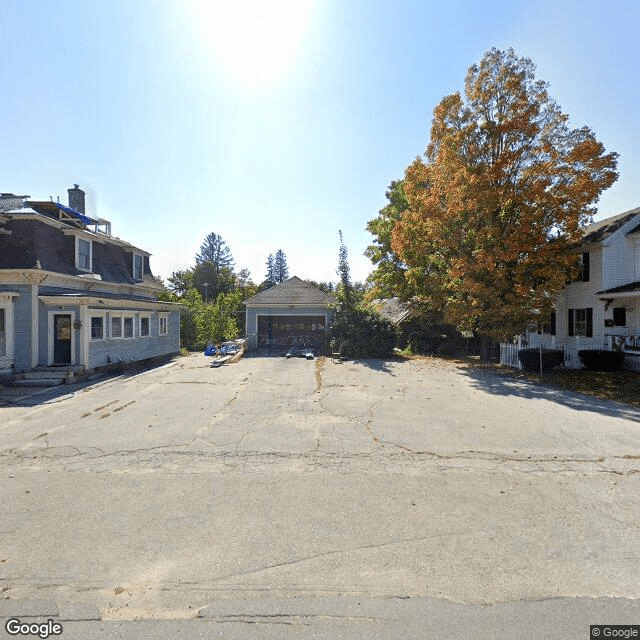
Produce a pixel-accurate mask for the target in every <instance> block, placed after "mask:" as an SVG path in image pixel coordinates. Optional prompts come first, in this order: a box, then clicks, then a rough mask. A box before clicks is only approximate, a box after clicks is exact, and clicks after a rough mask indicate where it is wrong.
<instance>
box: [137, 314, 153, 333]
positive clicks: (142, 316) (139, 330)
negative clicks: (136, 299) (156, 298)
mask: <svg viewBox="0 0 640 640" xmlns="http://www.w3.org/2000/svg"><path fill="white" fill-rule="evenodd" d="M152 315H153V313H151V312H147V311H141V312H140V313H139V314H138V337H139V338H142V339H143V340H146V339H147V338H150V337H151V316H152ZM142 318H146V319H147V320H149V333H147V334H146V335H144V336H143V335H142Z"/></svg>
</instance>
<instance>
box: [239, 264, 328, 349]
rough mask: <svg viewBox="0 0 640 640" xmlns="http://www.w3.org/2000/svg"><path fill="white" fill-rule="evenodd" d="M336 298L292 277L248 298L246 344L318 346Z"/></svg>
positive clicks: (324, 333)
mask: <svg viewBox="0 0 640 640" xmlns="http://www.w3.org/2000/svg"><path fill="white" fill-rule="evenodd" d="M333 302H335V298H334V297H333V296H332V295H331V294H329V293H325V292H324V291H320V289H317V288H316V287H314V286H312V285H310V284H309V283H307V282H304V280H301V279H300V278H298V277H296V276H294V277H293V278H289V279H288V280H286V281H285V282H283V283H281V284H278V285H276V286H275V287H271V288H270V289H267V290H266V291H263V292H262V293H258V294H257V295H255V296H253V297H251V298H248V299H247V300H245V302H244V304H245V306H246V308H247V319H246V331H247V333H246V337H247V347H248V349H249V350H254V349H257V348H259V347H282V348H288V347H290V346H291V345H295V346H308V347H314V348H321V347H322V346H323V345H324V339H325V335H326V332H327V330H328V328H329V326H330V324H331V321H332V320H333V310H332V309H331V308H330V306H329V305H331V304H332V303H333Z"/></svg>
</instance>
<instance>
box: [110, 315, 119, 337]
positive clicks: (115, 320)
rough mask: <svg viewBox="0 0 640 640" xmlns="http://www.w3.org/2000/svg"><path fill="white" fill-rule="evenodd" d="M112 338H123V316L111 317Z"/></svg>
mask: <svg viewBox="0 0 640 640" xmlns="http://www.w3.org/2000/svg"><path fill="white" fill-rule="evenodd" d="M111 337H112V338H122V316H111Z"/></svg>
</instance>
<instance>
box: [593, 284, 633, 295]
mask: <svg viewBox="0 0 640 640" xmlns="http://www.w3.org/2000/svg"><path fill="white" fill-rule="evenodd" d="M616 293H625V294H627V295H634V296H635V295H640V281H639V282H630V283H629V284H623V285H621V286H619V287H613V288H612V289H605V290H604V291H597V292H596V295H597V296H608V295H612V294H616Z"/></svg>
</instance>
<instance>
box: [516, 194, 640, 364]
mask: <svg viewBox="0 0 640 640" xmlns="http://www.w3.org/2000/svg"><path fill="white" fill-rule="evenodd" d="M575 252H576V257H577V258H578V260H579V262H580V270H579V274H578V277H577V278H576V279H575V281H572V282H570V283H568V284H567V286H566V287H565V289H564V290H563V291H562V292H561V293H560V295H559V296H558V298H557V300H556V303H555V311H554V312H553V313H552V314H551V317H549V318H541V319H540V323H539V328H538V332H528V333H527V336H526V342H527V344H528V346H538V345H540V344H542V345H544V346H552V347H557V348H564V350H565V366H568V367H579V366H580V361H579V358H578V356H577V352H578V351H579V350H581V349H616V348H622V349H623V350H624V351H625V353H626V354H627V357H626V358H625V362H624V364H623V367H625V368H630V369H636V370H640V207H639V208H636V209H632V210H631V211H627V212H626V213H622V214H620V215H617V216H613V217H612V218H607V219H606V220H601V221H599V222H596V223H594V224H592V225H589V226H588V227H585V229H584V235H583V238H582V241H581V243H580V244H579V246H578V247H576V249H575Z"/></svg>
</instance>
